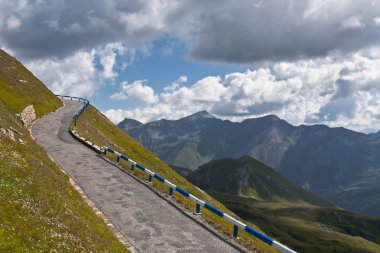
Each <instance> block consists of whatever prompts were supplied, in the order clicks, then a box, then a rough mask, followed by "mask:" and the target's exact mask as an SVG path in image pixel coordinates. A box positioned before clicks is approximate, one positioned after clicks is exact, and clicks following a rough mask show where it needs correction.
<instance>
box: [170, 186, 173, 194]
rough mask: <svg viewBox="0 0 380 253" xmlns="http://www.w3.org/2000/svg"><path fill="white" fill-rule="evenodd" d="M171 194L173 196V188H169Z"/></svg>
mask: <svg viewBox="0 0 380 253" xmlns="http://www.w3.org/2000/svg"><path fill="white" fill-rule="evenodd" d="M169 196H173V188H171V187H170V188H169Z"/></svg>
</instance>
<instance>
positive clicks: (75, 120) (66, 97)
mask: <svg viewBox="0 0 380 253" xmlns="http://www.w3.org/2000/svg"><path fill="white" fill-rule="evenodd" d="M55 96H56V97H58V98H61V99H62V100H64V99H67V100H68V99H70V100H71V101H73V100H77V101H78V102H82V103H83V107H82V108H81V109H80V110H79V111H78V112H77V113H76V114H75V115H74V125H75V126H76V125H77V119H78V117H79V116H80V115H81V114H82V113H83V111H84V110H85V109H86V108H87V106H88V105H89V104H90V101H88V100H87V99H85V98H80V97H72V96H64V95H55Z"/></svg>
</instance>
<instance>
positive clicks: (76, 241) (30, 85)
mask: <svg viewBox="0 0 380 253" xmlns="http://www.w3.org/2000/svg"><path fill="white" fill-rule="evenodd" d="M18 80H26V81H27V83H22V82H19V81H18ZM30 104H33V105H34V107H35V109H36V111H37V114H38V116H43V115H44V114H46V113H48V112H51V111H52V110H55V109H57V108H59V107H60V105H61V104H62V103H61V101H59V100H58V99H56V98H55V96H54V94H52V93H51V92H50V91H49V90H48V89H46V87H44V86H43V84H42V83H41V82H40V81H38V80H37V79H36V78H35V77H34V76H33V75H32V74H31V73H30V72H29V71H27V70H26V69H25V68H24V67H23V66H22V65H21V64H20V63H18V62H17V61H16V60H15V59H14V58H12V57H10V56H8V55H7V54H5V53H4V52H3V51H1V50H0V127H2V128H5V129H10V127H13V128H15V129H17V130H18V131H19V132H20V133H21V134H15V137H16V138H17V139H19V138H20V139H22V140H23V141H24V142H25V145H22V144H20V143H19V142H18V141H16V142H14V141H12V140H11V139H10V138H7V137H6V136H5V135H3V134H1V133H0V203H1V204H0V252H90V251H92V252H127V249H126V248H125V247H124V246H123V245H122V244H120V242H119V241H118V240H117V239H116V237H115V236H114V235H113V234H112V232H111V231H110V230H109V229H108V227H107V226H106V224H105V223H104V222H103V220H102V219H101V218H99V217H98V216H97V215H96V214H95V213H94V212H93V211H92V209H91V208H90V207H89V206H88V205H87V204H86V203H85V202H84V201H83V199H82V197H81V196H80V195H79V193H77V191H75V190H74V188H73V187H72V186H71V184H70V182H69V178H68V176H67V175H65V174H64V173H63V172H62V171H61V170H60V168H59V167H58V166H57V165H56V164H55V163H53V162H52V161H51V160H50V159H49V158H48V154H47V153H46V152H45V151H44V150H43V149H42V148H41V147H40V146H39V145H38V144H37V143H36V142H35V141H34V140H33V139H32V138H31V136H30V134H29V131H28V130H27V129H25V128H24V126H23V125H22V123H21V122H20V120H19V118H18V117H16V116H15V113H18V112H20V111H21V110H22V109H23V108H24V107H26V106H27V105H30Z"/></svg>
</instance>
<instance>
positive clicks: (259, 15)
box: [192, 0, 380, 63]
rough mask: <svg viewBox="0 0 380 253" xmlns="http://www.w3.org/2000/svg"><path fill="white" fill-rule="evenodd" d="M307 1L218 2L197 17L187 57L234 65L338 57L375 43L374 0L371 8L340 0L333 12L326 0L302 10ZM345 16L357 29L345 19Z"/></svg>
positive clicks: (378, 13) (363, 3)
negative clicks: (318, 5) (212, 8)
mask: <svg viewBox="0 0 380 253" xmlns="http://www.w3.org/2000/svg"><path fill="white" fill-rule="evenodd" d="M311 2H312V1H290V0H289V1H276V0H269V1H252V0H247V1H239V2H236V1H224V2H223V4H221V5H220V6H219V8H216V9H214V10H209V9H208V10H204V12H203V14H202V15H200V18H199V19H200V21H199V24H198V25H199V26H198V27H199V30H198V31H197V42H196V43H195V45H194V47H193V48H192V55H193V56H194V57H195V58H200V59H204V60H215V61H225V62H236V63H240V62H252V61H259V60H279V59H280V60H282V59H295V58H308V57H315V56H325V55H327V54H328V53H330V52H333V51H334V52H336V53H342V54H344V53H346V52H350V51H354V50H359V49H361V48H363V47H367V46H370V45H376V44H377V43H379V39H380V32H379V31H380V29H379V27H378V26H376V24H375V22H374V18H375V17H377V16H380V6H379V2H378V1H372V2H375V3H377V6H376V7H377V8H374V6H372V4H371V2H370V1H356V2H355V1H346V5H347V6H345V8H344V9H341V10H339V11H337V10H334V8H340V7H339V6H334V2H333V1H330V2H331V4H330V6H329V8H330V9H327V10H326V9H324V8H321V7H320V10H318V8H317V7H315V8H317V9H316V10H315V13H313V12H311V13H310V11H308V10H309V9H311V8H312V7H311V4H310V3H311ZM325 2H329V1H325ZM321 5H322V4H321ZM308 13H310V14H308ZM351 17H353V19H354V20H355V19H357V22H359V24H361V26H360V25H359V26H356V27H355V23H353V24H351V23H352V22H351V23H350V22H347V21H346V20H347V19H350V18H351ZM345 21H346V23H345ZM349 21H350V20H349ZM343 24H346V26H344V25H343ZM350 25H352V27H350ZM356 25H358V24H356Z"/></svg>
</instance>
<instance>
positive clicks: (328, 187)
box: [126, 115, 380, 215]
mask: <svg viewBox="0 0 380 253" xmlns="http://www.w3.org/2000/svg"><path fill="white" fill-rule="evenodd" d="M126 132H127V133H129V134H130V135H131V136H132V137H134V138H135V139H136V140H138V141H139V142H141V143H142V144H143V145H144V146H145V147H147V148H148V149H150V150H151V151H153V152H154V153H156V154H157V155H158V156H159V157H161V158H162V159H163V160H164V161H165V162H167V163H168V164H171V165H174V166H178V167H184V168H190V169H192V170H194V169H196V168H197V167H199V166H200V165H202V164H205V163H207V162H209V161H212V160H216V159H221V158H224V157H241V156H244V155H249V156H251V157H253V158H255V159H257V160H259V161H261V162H263V163H265V164H267V165H268V166H270V167H272V168H275V169H276V170H277V171H278V172H280V174H282V175H283V176H285V177H286V178H288V179H290V180H291V181H293V182H294V183H296V184H298V185H299V186H302V187H303V188H306V189H309V190H311V192H313V193H315V194H317V195H319V196H321V197H323V198H326V199H328V200H330V201H333V202H335V203H337V204H338V205H340V206H342V207H343V208H346V209H348V210H351V211H354V212H358V213H362V214H369V215H378V214H379V213H380V186H378V185H377V183H376V181H378V180H380V138H377V137H374V136H373V135H367V134H364V133H360V132H355V131H352V130H349V129H345V128H341V127H336V128H330V127H328V126H326V125H312V126H308V125H300V126H293V125H291V124H289V123H288V122H286V121H285V120H283V119H280V118H278V117H277V116H275V115H268V116H264V117H260V118H253V119H246V120H243V121H242V122H231V121H228V120H221V119H218V118H200V119H197V120H193V121H186V120H182V119H179V120H160V121H153V122H149V123H146V124H142V125H140V126H138V127H135V128H130V129H128V130H126ZM353 189H355V190H353ZM368 191H371V192H374V193H375V194H374V195H373V196H369V197H366V198H365V200H363V196H365V194H366V192H368ZM363 201H364V202H363ZM359 203H360V204H359Z"/></svg>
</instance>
